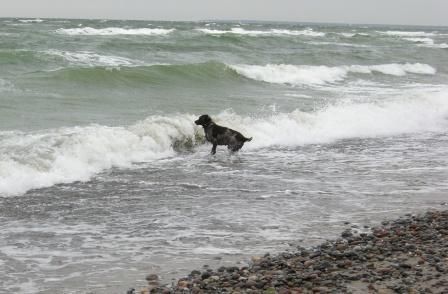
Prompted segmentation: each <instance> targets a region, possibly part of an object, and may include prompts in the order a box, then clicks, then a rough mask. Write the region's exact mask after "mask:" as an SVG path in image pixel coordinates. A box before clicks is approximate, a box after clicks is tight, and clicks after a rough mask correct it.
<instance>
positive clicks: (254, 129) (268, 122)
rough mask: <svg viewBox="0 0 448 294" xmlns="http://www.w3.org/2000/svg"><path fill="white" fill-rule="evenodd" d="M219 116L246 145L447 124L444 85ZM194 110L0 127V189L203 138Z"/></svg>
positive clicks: (97, 168) (22, 187) (24, 187)
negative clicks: (306, 107) (126, 120)
mask: <svg viewBox="0 0 448 294" xmlns="http://www.w3.org/2000/svg"><path fill="white" fill-rule="evenodd" d="M213 118H214V119H215V120H216V122H217V123H219V124H223V125H226V126H229V127H231V128H233V129H236V130H239V131H241V132H242V133H243V134H245V135H247V136H251V137H253V140H252V141H251V142H250V144H247V146H245V148H244V150H249V151H250V150H260V149H262V148H266V147H272V146H283V147H294V146H301V145H305V144H316V143H318V144H325V143H331V142H334V141H336V140H341V139H349V138H369V137H379V136H394V135H401V134H407V133H418V132H439V131H446V128H447V127H448V120H447V118H448V89H446V88H442V89H439V90H437V91H420V92H406V93H403V94H402V95H401V96H400V97H392V98H391V99H390V100H388V101H383V102H377V103H373V102H370V103H356V102H346V103H340V104H336V105H328V106H326V107H324V108H322V109H319V110H316V111H314V112H303V111H301V110H299V109H297V110H294V111H292V112H290V113H276V112H274V113H272V114H271V115H268V116H265V117H256V118H254V117H251V116H241V115H238V114H235V113H233V112H223V113H221V114H218V115H214V116H213ZM195 119H196V115H189V114H179V115H173V116H150V117H148V118H147V119H145V120H143V121H141V122H138V123H136V124H134V125H131V126H127V127H107V126H102V125H92V126H86V127H72V128H60V129H54V130H46V131H40V132H29V133H26V132H16V131H9V132H0V154H1V155H0V195H1V196H11V195H20V194H23V193H25V192H26V191H28V190H30V189H34V188H42V187H48V186H52V185H54V184H58V183H70V182H74V181H87V180H89V179H91V178H92V177H93V176H94V175H95V174H97V173H99V172H101V171H104V170H107V169H110V168H112V167H123V168H130V167H132V165H133V163H140V162H151V161H153V160H157V159H160V158H165V157H169V156H174V155H175V154H176V151H178V150H185V149H188V148H191V147H194V146H197V145H199V144H202V142H203V131H202V130H201V129H200V128H198V127H197V126H196V125H194V123H193V121H194V120H195Z"/></svg>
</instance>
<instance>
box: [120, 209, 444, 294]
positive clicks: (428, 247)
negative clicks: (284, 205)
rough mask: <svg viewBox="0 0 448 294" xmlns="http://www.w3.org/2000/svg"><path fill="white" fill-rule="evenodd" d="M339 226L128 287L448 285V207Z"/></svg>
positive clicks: (311, 289)
mask: <svg viewBox="0 0 448 294" xmlns="http://www.w3.org/2000/svg"><path fill="white" fill-rule="evenodd" d="M369 230H370V232H368V233H367V232H363V231H365V229H363V230H358V228H357V226H353V227H352V228H350V229H346V230H344V231H343V232H342V233H341V235H340V237H339V238H337V239H332V240H327V241H324V242H323V243H321V244H320V245H317V246H314V247H311V248H304V247H301V246H298V247H297V248H296V249H295V250H292V251H288V252H281V253H278V254H276V255H270V254H269V253H266V254H265V255H264V256H263V257H258V256H254V257H252V261H251V264H250V265H249V266H243V267H237V266H229V267H224V266H222V267H220V268H218V269H210V268H203V269H202V270H193V271H192V272H191V273H190V274H189V275H188V276H187V277H184V278H180V279H177V280H176V282H174V283H173V284H172V285H171V286H170V285H161V283H160V280H159V279H160V277H159V276H158V275H157V274H150V275H148V276H147V277H146V280H147V281H148V286H147V287H145V288H143V289H140V290H138V291H136V290H134V289H130V290H129V291H128V292H127V293H128V294H131V293H141V294H147V293H266V294H273V293H279V294H280V293H281V294H287V293H291V294H299V293H448V210H446V209H445V210H428V211H427V212H424V213H421V214H417V215H411V214H406V215H405V216H403V217H399V218H397V219H395V220H391V221H383V222H382V224H381V225H380V226H377V227H372V228H369Z"/></svg>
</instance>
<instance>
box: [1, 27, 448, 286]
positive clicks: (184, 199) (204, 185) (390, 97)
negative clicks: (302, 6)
mask: <svg viewBox="0 0 448 294" xmlns="http://www.w3.org/2000/svg"><path fill="white" fill-rule="evenodd" d="M0 40H1V41H2V42H1V44H0V154H1V155H0V220H1V222H0V275H1V276H2V277H3V278H2V280H1V281H0V293H11V292H12V293H54V292H63V293H124V292H125V291H126V290H127V289H128V288H129V287H133V286H135V285H136V284H137V285H141V286H143V285H144V284H145V283H146V282H145V281H144V278H145V275H146V274H148V273H155V272H156V273H159V274H161V275H162V278H163V279H164V281H165V282H170V279H171V278H173V277H179V276H182V275H185V274H187V273H188V272H189V271H191V270H192V269H195V268H199V267H200V266H202V265H203V264H208V265H210V266H218V265H229V264H235V263H236V262H243V263H244V262H246V261H247V260H248V258H250V256H252V255H262V254H264V253H266V252H271V253H275V252H279V251H281V250H285V249H288V248H293V246H295V245H302V246H311V245H314V244H317V243H320V242H322V240H324V239H326V238H334V237H337V236H338V235H339V234H340V232H341V231H342V230H343V229H344V228H346V227H347V224H345V223H346V222H350V224H349V226H350V225H352V224H358V225H359V226H360V227H361V228H362V227H363V226H364V225H372V224H378V223H379V222H381V220H383V219H385V218H395V217H396V216H397V215H403V214H406V213H414V212H419V211H421V210H423V209H426V208H434V207H436V208H437V207H440V205H441V204H443V203H445V202H446V201H447V196H446V193H447V191H448V181H447V180H446V179H447V178H448V168H447V166H448V148H446V146H448V132H447V127H448V76H447V73H448V67H447V66H448V51H447V49H446V47H448V46H447V45H446V43H448V29H447V28H439V27H437V28H435V27H430V28H429V27H385V26H377V27H373V26H370V27H369V26H348V25H347V26H343V25H341V26H331V25H318V24H315V25H309V24H278V23H273V24H272V23H249V24H244V23H211V22H198V23H176V22H133V21H92V20H46V19H44V20H23V19H0ZM203 113H208V114H210V115H211V116H212V117H213V118H214V119H215V120H216V121H217V123H219V124H222V125H226V126H229V127H231V128H234V129H236V130H239V131H241V132H242V133H243V134H244V135H246V136H251V137H253V138H254V139H253V141H252V142H249V143H246V145H245V146H244V147H243V149H242V151H241V152H239V153H238V154H229V153H228V152H227V150H226V149H225V148H224V147H221V146H220V147H218V152H217V154H216V156H211V155H209V152H210V149H211V146H210V145H209V144H206V143H205V142H204V136H203V131H202V129H200V128H198V127H197V126H195V125H194V123H193V121H194V120H195V119H196V118H197V116H198V115H200V114H203Z"/></svg>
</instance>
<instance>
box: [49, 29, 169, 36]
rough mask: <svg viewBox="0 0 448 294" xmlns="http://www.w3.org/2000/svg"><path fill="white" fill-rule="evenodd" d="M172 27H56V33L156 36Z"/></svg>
mask: <svg viewBox="0 0 448 294" xmlns="http://www.w3.org/2000/svg"><path fill="white" fill-rule="evenodd" d="M173 31H174V29H158V28H156V29H150V28H138V29H124V28H113V27H112V28H103V29H95V28H91V27H83V28H73V29H58V30H56V32H57V33H60V34H65V35H71V36H77V35H86V36H98V35H99V36H113V35H145V36H157V35H167V34H169V33H172V32H173Z"/></svg>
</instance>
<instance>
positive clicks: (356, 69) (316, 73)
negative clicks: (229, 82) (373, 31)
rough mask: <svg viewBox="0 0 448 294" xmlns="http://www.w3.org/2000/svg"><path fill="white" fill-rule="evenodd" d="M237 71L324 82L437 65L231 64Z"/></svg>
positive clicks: (272, 79) (269, 78)
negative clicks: (332, 65)
mask: <svg viewBox="0 0 448 294" xmlns="http://www.w3.org/2000/svg"><path fill="white" fill-rule="evenodd" d="M229 67H230V68H232V69H233V70H235V71H236V72H237V73H239V74H241V75H243V76H245V77H247V78H250V79H253V80H257V81H263V82H268V83H274V84H291V85H322V84H325V83H333V82H339V81H342V80H344V79H345V78H346V77H347V75H348V74H349V73H361V74H371V73H374V72H378V73H381V74H385V75H393V76H404V75H406V74H407V73H413V74H429V75H432V74H435V73H436V69H435V68H433V67H432V66H430V65H427V64H421V63H413V64H412V63H405V64H396V63H392V64H381V65H348V66H336V67H329V66H323V65H322V66H312V65H290V64H268V65H244V64H243V65H229Z"/></svg>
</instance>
